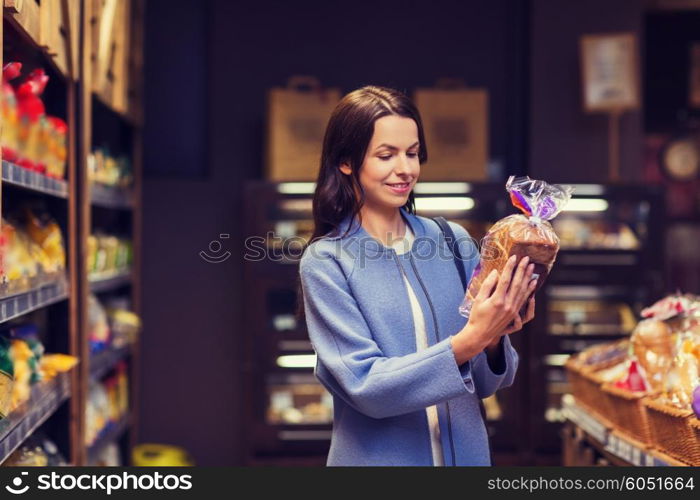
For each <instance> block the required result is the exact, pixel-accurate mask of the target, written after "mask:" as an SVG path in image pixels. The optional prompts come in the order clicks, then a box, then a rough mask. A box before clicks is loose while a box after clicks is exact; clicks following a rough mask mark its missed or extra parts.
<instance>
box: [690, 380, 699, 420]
mask: <svg viewBox="0 0 700 500" xmlns="http://www.w3.org/2000/svg"><path fill="white" fill-rule="evenodd" d="M692 408H693V412H695V416H696V417H697V418H700V385H699V386H697V387H696V388H695V390H694V391H693V403H692Z"/></svg>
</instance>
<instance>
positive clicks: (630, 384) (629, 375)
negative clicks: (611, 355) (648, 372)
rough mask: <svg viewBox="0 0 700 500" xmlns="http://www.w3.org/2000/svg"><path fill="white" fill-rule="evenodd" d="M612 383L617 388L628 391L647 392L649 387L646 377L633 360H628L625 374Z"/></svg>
mask: <svg viewBox="0 0 700 500" xmlns="http://www.w3.org/2000/svg"><path fill="white" fill-rule="evenodd" d="M614 385H615V387H617V388H618V389H624V390H626V391H630V392H647V391H649V389H650V387H649V383H648V382H647V381H646V377H644V375H642V373H641V370H640V368H639V364H638V363H637V362H636V361H634V360H630V361H629V362H628V364H627V372H626V374H625V375H624V377H623V378H621V379H620V380H618V381H616V382H615V384H614Z"/></svg>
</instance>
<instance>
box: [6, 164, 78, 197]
mask: <svg viewBox="0 0 700 500" xmlns="http://www.w3.org/2000/svg"><path fill="white" fill-rule="evenodd" d="M2 182H3V183H6V184H11V185H13V186H17V187H20V188H22V189H26V190H29V191H34V192H37V193H43V194H49V195H51V196H56V197H58V198H65V199H67V198H68V182H66V181H64V180H60V179H54V178H53V177H49V176H47V175H43V174H40V173H39V172H34V171H32V170H27V169H26V168H22V167H20V166H19V165H15V164H14V163H10V162H7V161H3V162H2Z"/></svg>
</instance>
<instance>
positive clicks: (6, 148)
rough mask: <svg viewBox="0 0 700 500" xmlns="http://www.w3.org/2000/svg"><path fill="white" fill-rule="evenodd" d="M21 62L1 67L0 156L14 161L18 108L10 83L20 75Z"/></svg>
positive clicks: (16, 150)
mask: <svg viewBox="0 0 700 500" xmlns="http://www.w3.org/2000/svg"><path fill="white" fill-rule="evenodd" d="M21 70H22V64H21V63H18V62H10V63H7V64H5V66H3V68H2V123H3V126H2V135H1V136H0V144H1V145H2V158H3V160H5V161H11V162H16V161H17V158H18V151H19V136H18V131H19V110H18V108H17V96H16V95H15V89H14V87H12V85H10V80H14V79H15V78H17V77H18V76H19V75H20V72H21Z"/></svg>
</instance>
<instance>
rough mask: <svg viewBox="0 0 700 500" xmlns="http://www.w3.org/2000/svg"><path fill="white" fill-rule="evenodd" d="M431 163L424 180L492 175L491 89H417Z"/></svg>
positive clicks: (416, 100) (460, 179)
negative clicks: (489, 124) (489, 152)
mask: <svg viewBox="0 0 700 500" xmlns="http://www.w3.org/2000/svg"><path fill="white" fill-rule="evenodd" d="M414 101H415V103H416V106H418V110H419V111H420V114H421V117H422V119H423V127H424V129H425V140H426V142H427V143H428V144H427V145H428V162H427V163H426V164H425V165H423V166H422V168H421V175H420V177H421V180H423V181H481V180H486V179H487V178H488V173H487V166H488V92H487V91H486V90H484V89H471V88H466V87H463V86H446V87H443V86H437V87H435V88H423V89H417V90H416V91H415V94H414Z"/></svg>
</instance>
